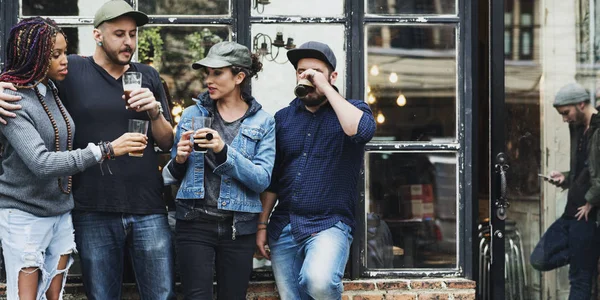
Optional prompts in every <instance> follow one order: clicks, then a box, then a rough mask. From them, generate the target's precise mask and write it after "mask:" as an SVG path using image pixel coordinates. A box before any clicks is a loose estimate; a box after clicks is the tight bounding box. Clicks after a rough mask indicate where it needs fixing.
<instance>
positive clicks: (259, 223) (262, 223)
mask: <svg viewBox="0 0 600 300" xmlns="http://www.w3.org/2000/svg"><path fill="white" fill-rule="evenodd" d="M258 225H269V222H258Z"/></svg>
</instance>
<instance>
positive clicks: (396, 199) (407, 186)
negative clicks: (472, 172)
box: [365, 152, 457, 269]
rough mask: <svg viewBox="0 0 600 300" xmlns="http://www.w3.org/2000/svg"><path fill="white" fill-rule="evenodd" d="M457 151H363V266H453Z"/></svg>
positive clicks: (377, 267) (372, 267) (454, 254)
mask: <svg viewBox="0 0 600 300" xmlns="http://www.w3.org/2000/svg"><path fill="white" fill-rule="evenodd" d="M456 161H457V159H456V155H455V154H453V153H392V152H377V153H374V152H370V153H368V154H367V155H366V159H365V163H366V165H365V170H366V176H365V178H366V187H367V191H368V192H367V196H366V201H365V202H366V212H367V216H366V220H367V225H366V226H367V228H366V234H367V237H366V241H367V245H366V247H367V268H369V269H391V268H454V267H456V232H457V229H456V228H457V227H456V202H457V192H456V164H457V163H456Z"/></svg>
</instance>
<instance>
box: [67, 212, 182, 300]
mask: <svg viewBox="0 0 600 300" xmlns="http://www.w3.org/2000/svg"><path fill="white" fill-rule="evenodd" d="M73 225H74V226H75V242H76V244H77V249H78V250H79V256H80V258H81V270H82V273H83V285H84V287H85V293H86V295H87V297H88V299H121V285H122V282H123V262H124V253H125V249H126V248H127V249H128V250H129V254H130V256H131V261H132V264H133V271H134V273H135V278H136V284H137V287H138V292H139V294H140V298H141V299H142V300H147V299H160V300H164V299H175V291H174V288H175V280H174V268H173V261H174V254H173V244H172V241H171V230H170V228H169V224H168V222H167V215H166V214H153V215H131V214H121V213H93V212H79V211H73Z"/></svg>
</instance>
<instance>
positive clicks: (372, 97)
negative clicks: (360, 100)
mask: <svg viewBox="0 0 600 300" xmlns="http://www.w3.org/2000/svg"><path fill="white" fill-rule="evenodd" d="M375 102H377V98H375V96H373V94H369V96H368V97H367V103H369V104H373V103H375Z"/></svg>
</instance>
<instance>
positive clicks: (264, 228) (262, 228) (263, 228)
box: [256, 227, 267, 231]
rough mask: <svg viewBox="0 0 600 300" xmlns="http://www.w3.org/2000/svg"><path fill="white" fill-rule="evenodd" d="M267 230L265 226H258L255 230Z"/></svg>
mask: <svg viewBox="0 0 600 300" xmlns="http://www.w3.org/2000/svg"><path fill="white" fill-rule="evenodd" d="M261 230H267V227H261V228H258V229H257V230H256V231H261Z"/></svg>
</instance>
